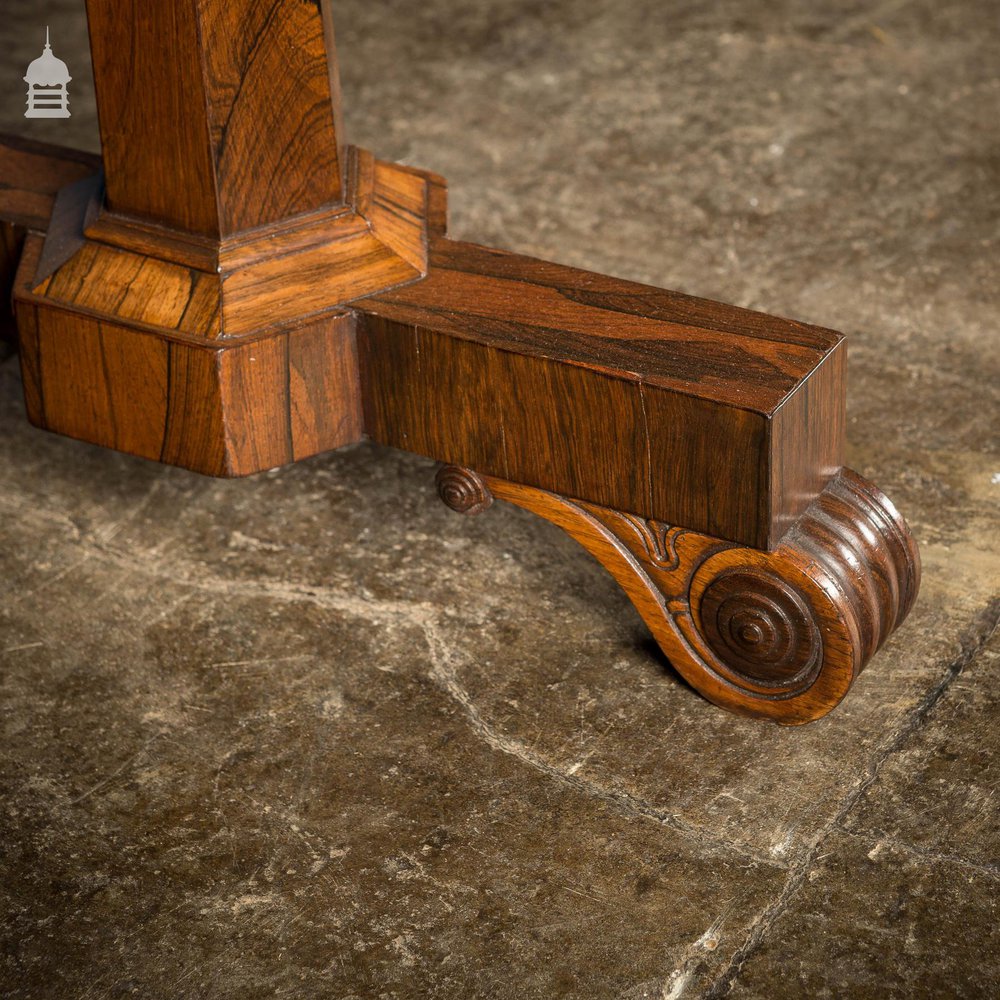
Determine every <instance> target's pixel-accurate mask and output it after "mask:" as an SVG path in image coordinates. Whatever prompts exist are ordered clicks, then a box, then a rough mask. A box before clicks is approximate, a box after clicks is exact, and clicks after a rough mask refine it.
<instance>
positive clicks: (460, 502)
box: [434, 465, 493, 514]
mask: <svg viewBox="0 0 1000 1000" xmlns="http://www.w3.org/2000/svg"><path fill="white" fill-rule="evenodd" d="M434 482H435V485H436V486H437V491H438V496H439V497H440V498H441V499H442V501H444V503H445V504H447V506H449V507H450V508H451V509H452V510H454V511H457V512H458V513H459V514H481V513H482V512H483V511H484V510H489V508H490V507H492V506H493V494H492V493H491V492H490V488H489V487H488V486H487V485H486V483H485V481H484V480H483V478H482V476H479V475H477V474H476V473H475V472H473V471H472V470H471V469H462V468H460V467H459V466H457V465H443V466H441V468H440V469H438V471H437V475H436V476H435V478H434Z"/></svg>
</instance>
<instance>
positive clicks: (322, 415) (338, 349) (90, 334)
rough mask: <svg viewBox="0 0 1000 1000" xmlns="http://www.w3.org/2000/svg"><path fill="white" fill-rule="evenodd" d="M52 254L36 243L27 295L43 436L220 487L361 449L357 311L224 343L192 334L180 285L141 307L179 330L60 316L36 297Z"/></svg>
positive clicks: (25, 341)
mask: <svg viewBox="0 0 1000 1000" xmlns="http://www.w3.org/2000/svg"><path fill="white" fill-rule="evenodd" d="M106 249H107V248H106ZM40 251H41V239H40V238H39V237H38V236H37V235H29V236H28V238H27V240H26V244H25V251H24V254H23V257H22V260H21V266H20V270H19V273H18V278H17V298H16V301H17V315H18V326H19V332H20V356H21V371H22V377H23V379H24V392H25V401H26V405H27V412H28V418H29V419H30V420H31V422H32V423H34V424H35V425H36V426H38V427H42V428H45V429H46V430H51V431H56V432H57V433H60V434H66V435H68V436H69V437H73V438H77V439H79V440H82V441H88V442H91V443H93V444H99V445H103V446H105V447H108V448H115V449H117V450H119V451H124V452H127V453H129V454H132V455H138V456H141V457H143V458H149V459H154V460H156V461H162V462H167V463H170V464H172V465H181V466H184V467H185V468H189V469H193V470H194V471H196V472H201V473H204V474H206V475H213V476H242V475H249V474H250V473H254V472H259V471H261V470H263V469H269V468H273V467H275V466H278V465H284V464H285V463H287V462H293V461H298V460H299V459H302V458H307V457H309V456H310V455H315V454H317V453H319V452H322V451H328V450H330V449H332V448H339V447H341V446H342V445H345V444H350V443H353V442H355V441H357V440H359V439H360V437H361V400H360V393H359V388H358V372H357V348H356V341H355V332H354V317H353V315H352V314H350V313H348V312H345V311H341V312H340V313H338V314H335V315H331V316H324V317H322V318H319V319H316V320H315V321H313V322H312V323H309V324H304V325H301V326H299V327H298V328H296V329H286V330H283V331H280V332H277V333H273V334H270V335H264V336H258V337H256V338H246V339H243V340H239V341H235V342H232V343H228V344H221V345H220V344H219V343H218V342H213V341H211V340H207V339H206V338H204V337H201V336H196V335H194V334H192V333H190V332H185V331H184V330H183V329H181V327H182V326H183V323H182V322H181V321H182V320H183V317H184V316H186V315H190V313H191V311H192V308H193V307H192V300H190V299H186V298H185V296H184V295H183V294H177V295H171V294H169V292H170V290H171V286H170V285H169V284H168V285H166V286H160V288H161V294H159V295H155V294H151V295H150V297H149V298H145V297H140V298H138V299H137V300H136V301H137V305H136V307H135V309H136V310H141V309H151V308H154V306H155V308H157V309H159V310H160V311H159V312H158V313H157V314H156V316H155V318H156V319H157V321H161V320H163V318H164V317H165V316H166V317H168V318H177V320H178V324H179V325H178V327H177V328H176V329H175V330H174V331H171V332H169V333H168V332H167V331H165V330H164V329H163V328H162V327H158V326H153V325H150V324H141V318H137V317H136V316H134V315H132V319H133V322H131V323H129V324H128V325H126V324H125V323H123V322H119V321H116V320H112V319H108V318H107V316H106V315H103V314H101V313H100V312H99V311H98V310H93V309H91V310H84V309H82V308H79V307H77V308H74V309H72V310H71V309H67V308H64V307H62V306H61V305H59V304H58V300H57V299H55V298H54V297H52V296H46V295H44V294H39V293H37V292H35V291H33V290H32V287H31V285H32V281H33V277H32V276H33V274H34V271H35V268H36V267H37V261H38V256H39V254H40ZM161 263H162V262H154V261H151V260H150V259H146V260H145V262H144V263H142V264H140V265H139V266H138V268H136V269H135V270H134V272H129V273H130V274H131V290H130V286H129V284H128V283H127V282H125V283H122V282H121V281H120V282H119V287H120V289H121V291H120V296H121V300H122V303H127V302H128V300H129V295H131V294H134V289H135V287H136V283H138V282H140V281H141V280H143V275H144V274H146V273H147V271H149V270H150V269H151V268H152V271H153V273H154V274H156V268H155V267H153V265H154V264H156V265H159V264H161ZM202 277H204V278H207V277H208V276H207V275H206V276H202ZM60 280H63V275H62V273H57V275H56V276H54V277H53V278H51V279H47V281H46V282H44V283H43V284H44V285H46V286H47V287H48V288H51V286H53V285H54V284H56V283H57V281H60ZM151 287H154V288H155V287H156V286H151ZM127 312H128V310H125V309H122V310H121V314H125V313H127ZM130 315H131V314H130ZM147 318H148V317H147Z"/></svg>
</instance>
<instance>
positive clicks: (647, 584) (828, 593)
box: [437, 466, 920, 725]
mask: <svg viewBox="0 0 1000 1000" xmlns="http://www.w3.org/2000/svg"><path fill="white" fill-rule="evenodd" d="M437 486H438V492H439V495H440V496H441V499H442V500H443V501H444V502H445V503H446V504H448V506H449V507H451V508H452V509H453V510H457V511H460V512H462V513H478V512H480V511H483V510H486V509H487V508H488V507H489V506H490V504H491V503H492V502H493V497H498V498H500V499H503V500H508V501H510V502H511V503H515V504H517V505H518V506H520V507H524V508H525V509H526V510H530V511H532V512H533V513H535V514H538V515H540V516H541V517H545V518H548V520H550V521H552V522H553V523H555V524H557V525H559V527H561V528H562V529H563V530H564V531H566V532H567V533H568V534H570V535H571V536H572V537H573V538H575V539H576V540H577V541H578V542H579V543H580V544H581V545H583V546H584V548H586V549H587V550H588V551H589V552H590V553H591V554H592V555H594V556H595V557H596V558H597V559H598V560H599V561H600V562H601V563H602V564H603V565H604V567H605V568H606V569H607V570H608V571H609V572H610V573H611V574H612V575H613V576H614V577H615V579H616V580H617V581H618V582H619V584H621V586H622V588H623V589H624V590H625V592H626V593H627V594H628V596H629V598H630V599H631V601H632V603H633V604H634V605H635V607H636V608H637V610H638V611H639V613H640V614H641V615H642V618H643V620H644V621H645V622H646V624H647V625H648V626H649V628H650V630H651V631H652V633H653V635H654V637H655V638H656V641H657V642H658V643H659V645H660V648H661V649H662V650H663V652H664V653H665V654H666V655H667V657H668V658H669V660H670V662H671V663H672V664H673V666H674V667H675V668H676V669H677V670H678V671H679V672H680V673H681V674H682V675H683V676H684V678H685V679H686V680H687V681H688V682H689V683H690V684H691V685H692V686H693V687H694V688H695V689H696V690H698V691H700V692H701V693H702V694H703V695H704V696H705V697H706V698H708V699H709V701H712V702H714V703H715V704H717V705H720V706H722V707H723V708H727V709H730V710H731V711H734V712H738V713H741V714H744V715H752V716H759V717H761V718H767V719H771V720H773V721H775V722H779V723H783V724H785V725H798V724H801V723H803V722H809V721H811V720H813V719H818V718H820V717H821V716H823V715H825V714H826V713H827V712H829V711H830V710H831V709H832V708H834V706H836V705H837V704H838V703H839V702H840V700H841V699H842V698H843V697H844V695H845V694H846V693H847V691H848V690H849V688H850V686H851V684H852V683H853V682H854V679H855V678H856V677H857V675H858V674H859V673H860V671H861V669H862V668H863V667H864V666H865V664H866V663H867V662H868V660H869V659H870V658H871V657H872V655H873V654H874V653H875V651H876V650H877V649H878V648H879V647H880V646H881V644H882V643H883V642H884V641H885V639H886V638H887V636H888V635H889V634H890V633H891V632H892V631H893V629H895V628H896V627H897V626H898V625H899V624H900V623H901V622H902V621H903V619H904V618H905V617H906V615H907V614H908V613H909V610H910V608H911V606H912V604H913V601H914V598H915V597H916V594H917V589H918V587H919V582H920V559H919V555H918V553H917V548H916V545H915V543H914V541H913V538H912V536H911V535H910V532H909V529H908V528H907V526H906V522H905V521H904V520H903V519H902V517H900V515H899V513H898V512H897V511H896V509H895V507H893V505H892V503H891V502H890V501H889V500H888V499H887V498H886V497H885V496H884V495H883V494H882V493H881V492H880V491H879V490H878V489H877V488H876V487H875V486H873V485H872V484H871V483H869V482H868V481H867V480H865V479H863V478H862V477H861V476H859V475H858V474H857V473H855V472H852V471H851V470H849V469H843V470H841V472H840V473H839V475H837V476H836V477H835V478H834V479H833V480H832V481H831V482H830V483H829V484H828V485H827V487H826V489H825V490H824V491H823V492H822V493H821V494H820V495H819V496H818V497H817V498H816V500H815V501H814V502H813V503H812V505H811V506H810V507H809V508H808V509H807V510H806V512H805V513H804V514H803V515H802V516H801V517H800V518H799V520H798V521H797V523H796V524H795V526H794V527H793V528H792V529H791V531H789V532H788V534H787V535H785V537H784V538H783V539H782V541H781V542H780V543H779V545H778V546H777V548H775V549H774V550H773V551H770V552H765V551H759V550H756V549H750V548H745V547H743V546H740V545H734V544H733V543H731V542H725V541H722V540H720V539H718V538H712V537H710V536H709V535H703V534H699V533H698V532H695V531H689V530H687V529H685V528H677V527H671V526H669V525H666V524H662V523H660V522H658V521H651V520H645V519H643V518H640V517H636V516H633V515H631V514H623V513H622V512H620V511H617V510H611V509H610V508H607V507H599V506H597V505H595V504H589V503H582V502H579V501H573V500H567V499H566V498H564V497H560V496H557V495H555V494H553V493H547V492H545V491H544V490H539V489H535V488H533V487H528V486H519V485H517V484H515V483H509V482H505V481H503V480H499V479H494V478H492V477H488V476H480V475H478V474H476V473H475V472H471V471H469V470H467V469H461V468H458V467H456V466H444V467H443V468H442V469H441V470H440V471H439V472H438V476H437Z"/></svg>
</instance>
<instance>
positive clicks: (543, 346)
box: [354, 238, 844, 548]
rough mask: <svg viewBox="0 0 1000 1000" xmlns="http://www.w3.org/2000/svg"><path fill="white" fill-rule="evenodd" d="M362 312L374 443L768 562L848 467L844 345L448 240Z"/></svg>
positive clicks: (784, 323) (815, 332)
mask: <svg viewBox="0 0 1000 1000" xmlns="http://www.w3.org/2000/svg"><path fill="white" fill-rule="evenodd" d="M430 268H431V271H430V274H429V276H428V277H427V278H426V279H425V280H424V281H421V282H418V283H414V284H411V285H408V286H406V287H404V288H399V289H393V290H390V291H388V292H384V293H380V294H379V295H378V296H375V297H369V298H365V299H361V300H359V301H356V302H355V303H354V305H355V306H356V308H358V309H359V310H361V311H362V312H363V313H364V315H365V317H366V318H365V320H364V322H363V324H362V327H361V330H362V334H361V341H360V350H361V372H362V383H363V386H364V392H365V419H366V424H365V426H366V430H367V432H368V433H369V434H370V435H371V436H372V437H374V438H375V439H376V440H378V441H382V442H383V443H386V444H391V445H393V446H395V447H400V448H406V449H408V450H411V451H417V452H420V453H421V454H425V455H429V456H431V457H434V458H439V459H441V460H443V461H446V462H450V463H454V464H457V465H463V466H467V467H469V468H475V469H477V470H479V471H480V472H483V473H486V474H490V475H496V476H499V477H501V478H504V479H509V480H512V481H516V482H521V483H525V484H529V485H534V486H538V487H539V488H542V489H546V490H549V491H552V492H558V493H560V494H562V495H565V496H571V497H576V498H579V499H583V500H588V501H591V502H594V503H600V504H603V505H605V506H609V507H613V508H614V509H617V510H625V511H630V512H633V513H635V514H639V515H642V516H645V517H656V518H659V519H662V520H666V521H669V522H671V523H677V524H684V525H687V526H689V527H691V528H695V529H697V530H700V531H704V532H706V533H707V534H711V535H713V536H715V537H719V538H727V539H730V540H732V541H738V542H743V543H745V544H748V545H754V546H757V547H759V548H768V547H770V546H773V545H774V544H776V543H777V541H778V539H779V538H780V536H781V534H782V533H783V532H784V531H786V530H787V529H788V527H789V526H790V525H791V524H792V523H794V520H795V518H796V517H798V515H799V514H800V513H801V512H802V510H804V508H805V507H806V506H807V505H808V503H809V502H810V501H811V500H812V498H813V497H814V496H816V494H817V493H818V492H819V491H820V490H821V489H822V487H823V485H824V484H825V483H826V481H827V480H829V478H830V477H831V476H832V475H834V474H835V473H836V471H837V470H838V469H839V468H840V466H841V464H842V453H843V442H844V423H843V412H844V393H843V368H842V364H843V351H844V347H843V340H842V338H841V336H840V335H839V334H836V333H834V332H832V331H829V330H824V329H821V328H817V327H810V326H807V325H804V324H801V323H794V322H791V321H788V320H781V319H777V318H775V317H770V316H766V315H763V314H759V313H752V312H750V311H748V310H743V309H737V308H735V307H731V306H723V305H720V304H718V303H710V302H705V301H702V300H698V299H693V298H691V297H689V296H684V295H679V294H677V293H673V292H666V291H662V290H659V289H654V288H649V287H647V286H643V285H638V284H635V283H632V282H626V281H621V280H617V279H612V278H607V277H603V276H600V275H593V274H590V273H588V272H584V271H579V270H576V269H573V268H568V267H563V266H561V265H557V264H550V263H548V262H544V261H535V260H532V259H531V258H526V257H523V256H520V255H516V254H509V253H503V252H500V251H494V250H488V249H486V248H483V247H478V246H474V245H471V244H466V243H457V242H453V241H450V240H447V239H441V238H436V239H434V240H432V243H431V256H430Z"/></svg>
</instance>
